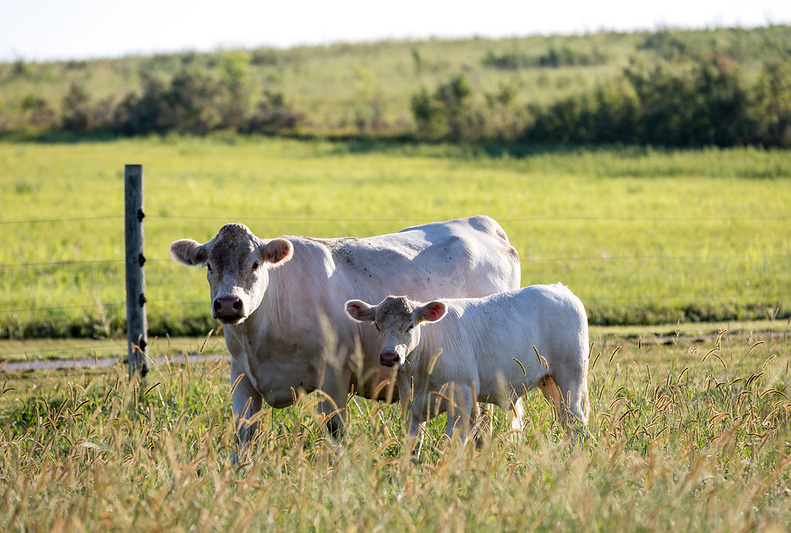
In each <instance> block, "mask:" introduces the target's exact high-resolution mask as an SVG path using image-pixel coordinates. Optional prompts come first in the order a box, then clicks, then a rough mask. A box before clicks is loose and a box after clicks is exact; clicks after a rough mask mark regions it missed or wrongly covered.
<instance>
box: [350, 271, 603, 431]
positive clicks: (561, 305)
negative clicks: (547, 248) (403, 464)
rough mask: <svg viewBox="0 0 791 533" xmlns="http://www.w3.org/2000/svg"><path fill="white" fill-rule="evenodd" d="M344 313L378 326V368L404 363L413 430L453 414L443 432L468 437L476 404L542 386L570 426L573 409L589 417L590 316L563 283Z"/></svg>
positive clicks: (404, 397) (402, 385)
mask: <svg viewBox="0 0 791 533" xmlns="http://www.w3.org/2000/svg"><path fill="white" fill-rule="evenodd" d="M346 312H347V313H348V314H349V316H351V317H352V318H353V319H355V320H357V321H361V322H373V324H374V326H376V329H377V331H378V332H379V344H380V354H379V359H380V362H381V364H382V365H383V366H385V367H393V366H398V377H397V379H396V381H397V384H398V392H399V396H400V397H401V401H402V402H404V403H405V405H404V411H405V412H407V407H408V411H409V412H410V413H411V416H410V417H408V420H407V422H408V424H409V433H410V435H413V436H414V435H416V434H417V433H418V432H419V431H420V428H421V426H422V425H423V423H424V422H425V421H426V420H427V419H428V418H431V416H433V415H435V414H437V413H439V412H447V413H448V423H447V426H446V434H447V435H448V437H452V435H453V433H454V432H455V431H456V430H459V431H460V436H461V437H462V439H463V440H464V439H466V432H467V429H468V428H469V426H470V415H471V412H472V409H473V408H474V406H475V405H476V402H490V403H494V404H496V405H499V406H501V407H503V408H509V407H512V406H514V404H515V402H516V401H518V399H519V398H520V397H521V396H522V395H523V394H525V393H527V391H528V390H530V389H532V388H534V387H536V386H538V387H540V388H541V390H542V392H543V393H544V395H545V396H547V398H549V399H550V400H551V401H552V402H553V403H554V405H555V408H556V410H557V413H558V416H559V418H560V419H561V421H563V423H564V424H566V425H567V424H568V421H569V420H568V419H567V413H568V412H569V411H570V413H571V414H572V415H573V416H574V417H576V418H577V419H578V420H579V421H580V422H581V423H582V424H583V425H585V424H587V422H588V414H589V412H590V404H589V402H588V383H587V375H588V356H589V354H588V352H589V345H588V319H587V316H586V314H585V308H584V306H583V305H582V302H581V301H580V300H579V298H577V297H576V296H575V295H574V294H573V293H572V292H571V291H570V290H569V289H568V288H566V287H564V286H563V285H560V284H557V285H534V286H530V287H525V288H523V289H519V290H515V291H509V292H503V293H500V294H494V295H491V296H486V297H483V298H459V299H448V300H438V301H431V302H429V303H426V304H421V303H418V302H415V301H413V300H412V299H411V298H408V297H406V296H388V297H387V298H385V299H384V300H383V301H382V302H381V303H379V305H376V306H372V305H370V304H367V303H365V302H364V301H360V300H350V301H348V302H347V303H346ZM410 419H411V420H410Z"/></svg>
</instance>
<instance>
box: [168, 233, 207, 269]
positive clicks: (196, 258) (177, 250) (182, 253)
mask: <svg viewBox="0 0 791 533" xmlns="http://www.w3.org/2000/svg"><path fill="white" fill-rule="evenodd" d="M170 255H171V256H173V259H175V260H176V261H178V262H179V263H181V264H182V265H187V266H196V265H202V264H203V263H205V262H206V259H208V257H209V254H208V252H207V251H206V247H205V246H204V245H202V244H201V243H199V242H197V241H193V240H192V239H181V240H178V241H175V242H174V243H173V244H171V245H170Z"/></svg>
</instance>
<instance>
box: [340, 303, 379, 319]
mask: <svg viewBox="0 0 791 533" xmlns="http://www.w3.org/2000/svg"><path fill="white" fill-rule="evenodd" d="M346 314H348V315H349V316H350V317H352V318H353V319H355V320H356V321H358V322H373V320H374V318H375V317H376V307H372V306H370V305H368V304H367V303H365V302H363V301H362V300H349V301H348V302H346Z"/></svg>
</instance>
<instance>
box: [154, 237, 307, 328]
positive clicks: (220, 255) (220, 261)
mask: <svg viewBox="0 0 791 533" xmlns="http://www.w3.org/2000/svg"><path fill="white" fill-rule="evenodd" d="M293 250H294V248H293V246H292V244H291V242H290V241H288V240H286V239H272V240H271V241H262V240H261V239H259V238H258V237H256V236H255V235H253V233H252V232H251V231H250V230H249V229H248V228H247V226H245V225H243V224H227V225H225V226H223V227H222V228H221V229H220V231H219V233H218V234H217V236H216V237H214V238H213V239H212V240H210V241H209V242H207V243H205V244H199V243H198V242H196V241H193V240H190V239H182V240H179V241H175V242H174V243H173V244H171V245H170V253H171V255H172V256H173V258H174V259H175V260H176V261H178V262H180V263H183V264H185V265H188V266H196V265H205V266H206V278H207V279H208V281H209V291H210V293H211V300H212V316H214V318H216V319H217V320H219V321H220V322H222V323H223V324H239V323H241V322H243V321H244V320H245V319H246V318H247V317H248V316H250V314H251V313H252V312H253V311H255V310H256V309H257V308H258V306H259V305H260V304H261V301H262V300H263V297H264V294H265V293H266V289H267V286H268V283H269V269H270V268H272V267H274V266H276V265H280V264H283V263H285V262H286V261H288V260H289V259H291V256H292V255H293Z"/></svg>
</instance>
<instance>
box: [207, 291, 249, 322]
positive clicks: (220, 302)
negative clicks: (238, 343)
mask: <svg viewBox="0 0 791 533" xmlns="http://www.w3.org/2000/svg"><path fill="white" fill-rule="evenodd" d="M214 318H216V319H217V320H219V321H220V322H222V323H224V324H237V323H239V322H241V321H242V319H243V318H245V314H244V304H243V303H242V299H241V298H239V297H238V296H221V297H219V298H215V300H214Z"/></svg>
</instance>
